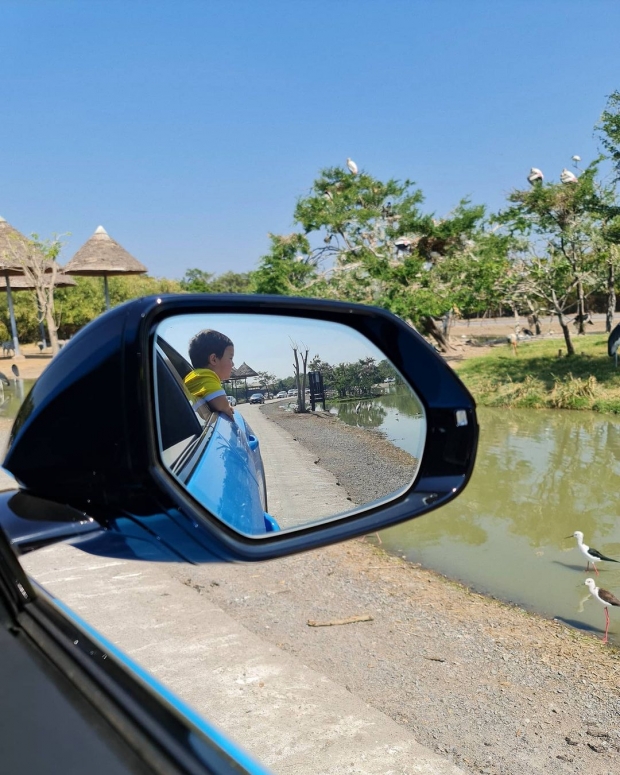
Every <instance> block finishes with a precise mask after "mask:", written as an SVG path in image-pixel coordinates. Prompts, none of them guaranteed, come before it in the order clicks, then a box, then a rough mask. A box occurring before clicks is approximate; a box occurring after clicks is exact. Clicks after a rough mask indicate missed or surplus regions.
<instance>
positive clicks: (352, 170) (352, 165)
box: [347, 158, 357, 175]
mask: <svg viewBox="0 0 620 775" xmlns="http://www.w3.org/2000/svg"><path fill="white" fill-rule="evenodd" d="M347 167H348V168H349V172H350V173H351V174H352V175H357V164H356V163H355V162H354V161H353V159H348V158H347Z"/></svg>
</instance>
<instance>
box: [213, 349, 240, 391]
mask: <svg viewBox="0 0 620 775" xmlns="http://www.w3.org/2000/svg"><path fill="white" fill-rule="evenodd" d="M234 357H235V348H234V347H233V346H232V345H228V347H227V348H226V349H225V350H224V354H223V355H222V357H221V358H218V357H217V355H215V353H211V355H210V356H209V368H210V369H211V370H212V371H214V372H215V373H216V374H217V376H218V377H219V378H220V379H221V380H222V382H224V380H226V379H230V375H231V372H232V369H233V358H234Z"/></svg>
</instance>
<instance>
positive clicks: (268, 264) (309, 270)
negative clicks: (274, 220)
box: [253, 233, 318, 296]
mask: <svg viewBox="0 0 620 775" xmlns="http://www.w3.org/2000/svg"><path fill="white" fill-rule="evenodd" d="M269 239H270V240H271V248H270V250H269V253H267V254H266V255H264V256H262V257H261V258H260V261H259V268H258V269H257V271H256V272H255V273H254V274H253V285H254V289H255V291H256V293H273V294H277V295H284V296H299V295H308V293H307V291H308V290H309V288H310V287H312V286H313V285H315V283H316V280H317V278H318V272H317V269H316V261H315V260H314V258H313V257H312V255H311V251H310V244H309V242H308V240H307V239H306V237H304V236H303V235H302V234H296V233H295V234H289V235H287V236H281V235H277V234H270V235H269Z"/></svg>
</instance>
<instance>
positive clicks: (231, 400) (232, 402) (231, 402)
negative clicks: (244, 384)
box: [226, 396, 237, 406]
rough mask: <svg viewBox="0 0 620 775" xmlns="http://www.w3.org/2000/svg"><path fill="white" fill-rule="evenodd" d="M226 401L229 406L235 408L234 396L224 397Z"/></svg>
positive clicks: (235, 400)
mask: <svg viewBox="0 0 620 775" xmlns="http://www.w3.org/2000/svg"><path fill="white" fill-rule="evenodd" d="M226 400H227V401H228V403H229V404H230V405H231V406H237V399H236V398H235V397H234V396H226Z"/></svg>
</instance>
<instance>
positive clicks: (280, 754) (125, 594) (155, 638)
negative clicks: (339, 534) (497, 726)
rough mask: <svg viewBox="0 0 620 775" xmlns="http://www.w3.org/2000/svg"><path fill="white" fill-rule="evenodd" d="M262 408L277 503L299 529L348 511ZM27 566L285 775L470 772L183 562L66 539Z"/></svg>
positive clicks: (259, 420) (256, 421)
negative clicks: (326, 672)
mask: <svg viewBox="0 0 620 775" xmlns="http://www.w3.org/2000/svg"><path fill="white" fill-rule="evenodd" d="M255 408H256V409H257V407H253V406H252V407H244V408H243V413H244V414H245V413H246V412H248V414H247V416H248V419H249V422H250V423H251V425H252V426H253V429H254V430H255V431H256V433H257V435H259V438H260V439H261V444H262V445H263V455H264V456H265V458H266V461H267V481H268V487H269V497H270V499H271V503H272V504H273V505H272V506H270V508H273V509H274V511H275V510H276V509H277V510H278V511H279V510H282V514H289V515H290V518H291V519H292V520H294V521H295V522H296V523H298V524H299V523H301V522H303V521H304V520H305V519H306V514H307V506H308V502H309V500H308V499H309V498H311V499H312V503H313V505H314V502H315V501H316V502H317V503H319V502H320V503H321V505H322V508H324V509H325V510H326V513H331V514H333V513H336V512H337V511H339V510H343V508H344V509H346V508H347V506H348V507H350V502H348V501H345V503H343V496H342V493H341V492H339V490H340V488H338V487H337V486H335V484H334V482H332V481H330V480H329V478H328V477H325V475H324V472H321V471H317V470H316V469H317V468H318V467H317V466H315V465H314V461H313V459H312V456H311V455H310V456H309V455H308V454H307V453H306V451H305V450H304V449H303V448H301V445H299V444H298V443H297V442H295V441H293V439H292V437H290V435H288V434H287V433H286V432H285V431H283V430H282V429H281V428H279V426H276V425H275V423H271V422H269V421H268V420H267V419H266V418H264V417H263V416H262V415H261V414H260V413H259V412H258V411H257V413H256V416H255V415H254V409H255ZM287 436H288V438H287ZM287 472H288V474H289V476H288V478H287V477H286V476H285V474H286V473H287ZM332 479H333V477H332ZM302 485H303V486H302ZM280 518H282V517H280ZM22 563H23V565H24V566H25V568H26V570H27V572H28V573H29V574H30V575H31V576H33V577H34V578H35V579H37V580H38V581H39V582H40V583H41V584H43V585H44V586H45V588H46V589H48V590H50V591H51V592H52V593H53V594H54V595H56V596H57V597H58V598H60V599H62V600H63V601H64V602H65V603H66V604H67V605H69V606H70V607H71V608H72V609H73V610H74V611H76V612H77V613H78V614H79V615H80V616H82V617H83V618H84V619H86V620H87V621H89V622H90V623H91V624H92V625H93V626H94V627H95V628H96V629H98V630H99V631H100V632H101V633H102V634H104V635H105V636H106V637H107V638H109V639H110V640H112V641H114V642H115V643H116V644H117V645H118V646H119V647H120V648H121V649H122V650H123V651H125V652H126V653H127V654H129V655H130V656H131V657H132V658H133V659H135V660H136V661H137V662H139V663H140V664H141V665H143V666H144V667H145V668H146V669H147V670H148V671H150V672H151V673H152V674H153V675H154V676H156V677H157V678H158V679H159V680H161V681H162V682H164V683H165V684H166V685H167V686H168V687H169V688H170V689H171V690H172V691H174V692H175V693H176V694H177V695H178V696H179V697H181V698H182V699H183V700H185V701H186V702H188V703H189V704H190V705H192V706H193V707H194V708H195V709H196V710H197V711H198V712H199V713H201V714H202V715H204V716H205V717H206V718H208V719H209V720H210V721H212V722H214V723H216V724H217V725H219V726H220V728H222V729H223V730H224V731H225V732H226V733H227V734H228V735H230V736H231V737H232V738H233V739H234V740H236V741H237V742H238V743H240V744H241V745H243V746H244V747H245V748H246V749H247V750H248V751H250V753H252V754H253V755H254V756H255V757H257V758H258V759H259V760H260V761H262V762H263V763H265V764H266V765H267V766H268V767H271V768H272V769H273V771H274V772H276V773H281V774H282V775H302V774H303V775H309V774H310V773H312V775H315V773H325V774H326V775H327V774H328V773H329V774H330V775H344V774H345V773H347V774H349V773H364V774H365V775H375V773H376V775H388V774H389V773H393V774H394V775H397V774H398V775H400V774H402V775H409V774H411V775H414V773H417V774H418V775H459V773H461V775H462V770H460V769H459V768H458V767H456V766H454V765H453V764H451V763H449V762H447V761H446V760H444V759H442V758H441V757H439V756H437V755H436V754H434V753H433V752H432V751H430V750H429V749H427V748H425V747H423V746H421V745H419V744H418V743H417V742H416V741H415V740H414V738H413V737H412V735H411V734H410V733H409V732H408V731H407V730H406V729H404V728H403V727H401V726H399V725H398V724H396V723H395V722H394V721H392V719H390V718H389V717H388V716H386V715H384V714H383V713H380V712H379V711H377V710H375V709H373V708H371V707H370V706H368V705H366V703H365V702H363V701H362V700H361V699H359V698H358V697H356V696H355V695H353V694H351V693H350V692H349V691H347V690H346V689H345V688H344V687H342V686H340V685H338V684H336V683H334V682H332V681H330V680H329V679H328V678H326V677H325V676H323V675H321V674H320V673H318V672H315V671H314V670H311V669H309V668H307V667H306V666H305V665H303V664H301V663H300V661H299V660H298V659H297V658H295V657H294V656H291V655H290V654H288V653H286V652H284V651H282V650H280V649H278V648H276V647H274V646H272V645H271V644H268V643H266V642H265V641H263V640H262V639H261V638H260V637H258V636H257V635H255V634H254V633H252V632H250V631H249V630H248V629H246V628H245V627H244V626H243V624H242V623H240V622H239V621H237V620H234V619H232V618H231V617H230V616H229V615H228V614H226V613H225V612H224V611H222V610H221V609H219V608H217V607H216V606H214V605H213V604H212V603H211V602H210V601H209V600H208V598H207V596H206V595H204V594H201V586H200V585H199V584H196V583H195V581H194V582H191V583H190V582H189V581H188V580H187V579H184V577H183V574H182V573H180V572H179V570H180V567H181V566H178V565H175V566H174V567H173V566H168V565H163V564H161V565H158V564H155V563H145V562H137V561H124V560H117V559H105V558H101V557H93V556H91V555H87V554H84V553H82V552H81V551H79V550H76V549H74V548H73V547H71V546H68V545H63V544H57V545H55V546H51V547H48V548H45V549H41V550H39V551H37V552H32V553H30V554H27V555H25V556H24V557H23V558H22ZM211 567H213V566H211ZM190 573H191V574H192V577H194V578H195V577H197V576H199V577H200V578H201V579H204V582H205V584H206V583H208V581H207V579H208V577H209V575H210V573H211V571H210V566H202V567H201V568H199V569H197V568H192V567H191V566H188V576H189V574H190Z"/></svg>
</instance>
